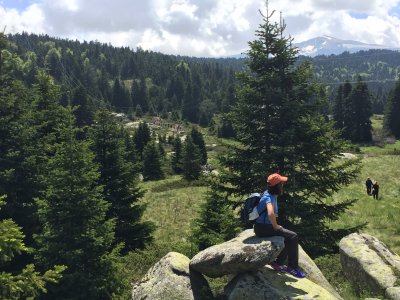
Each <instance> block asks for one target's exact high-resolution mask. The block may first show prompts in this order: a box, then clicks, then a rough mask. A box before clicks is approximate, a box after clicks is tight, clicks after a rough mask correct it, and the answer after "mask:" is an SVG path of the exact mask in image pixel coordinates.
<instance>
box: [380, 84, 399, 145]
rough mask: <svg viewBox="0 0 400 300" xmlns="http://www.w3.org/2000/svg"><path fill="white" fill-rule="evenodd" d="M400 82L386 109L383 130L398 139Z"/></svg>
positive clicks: (390, 96)
mask: <svg viewBox="0 0 400 300" xmlns="http://www.w3.org/2000/svg"><path fill="white" fill-rule="evenodd" d="M399 116H400V80H399V81H397V83H396V86H395V87H394V88H393V90H392V91H391V92H390V95H389V98H388V101H387V103H386V107H385V116H384V120H383V128H384V129H385V130H386V131H387V132H388V133H391V134H393V135H394V136H395V137H396V138H397V139H399V138H400V117H399Z"/></svg>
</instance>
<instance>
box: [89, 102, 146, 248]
mask: <svg viewBox="0 0 400 300" xmlns="http://www.w3.org/2000/svg"><path fill="white" fill-rule="evenodd" d="M95 121H96V123H95V124H96V125H95V126H94V127H93V128H92V130H91V135H90V136H91V138H92V140H93V144H92V149H93V151H94V153H95V155H96V159H95V160H96V162H97V163H98V164H99V166H100V180H99V183H100V184H101V185H102V186H104V197H105V200H106V201H107V202H108V203H110V204H111V206H110V209H109V212H108V214H107V216H108V218H114V219H115V221H116V226H115V242H116V244H118V243H122V242H123V243H124V248H123V252H124V253H125V252H127V251H129V250H134V249H138V248H143V247H144V246H145V244H147V243H149V242H150V241H151V239H152V237H151V232H152V225H151V224H150V223H145V222H142V220H141V217H142V215H143V212H144V209H145V207H144V206H143V205H140V204H139V203H138V202H139V199H140V198H141V197H142V196H143V192H142V191H141V190H140V189H139V188H138V187H137V183H136V182H137V173H135V172H134V170H135V168H134V165H133V163H131V162H129V160H128V153H127V150H126V147H125V141H124V136H123V135H122V134H121V129H120V128H119V126H118V125H117V123H116V122H115V121H114V120H113V119H112V116H111V115H110V113H109V112H108V111H107V110H101V111H98V112H97V114H96V118H95Z"/></svg>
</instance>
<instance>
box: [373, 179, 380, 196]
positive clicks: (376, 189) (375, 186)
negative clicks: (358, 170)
mask: <svg viewBox="0 0 400 300" xmlns="http://www.w3.org/2000/svg"><path fill="white" fill-rule="evenodd" d="M378 195H379V184H378V181H376V182H375V183H374V184H373V185H372V196H373V197H374V199H377V200H378Z"/></svg>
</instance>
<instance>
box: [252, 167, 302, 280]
mask: <svg viewBox="0 0 400 300" xmlns="http://www.w3.org/2000/svg"><path fill="white" fill-rule="evenodd" d="M287 180H288V178H287V177H285V176H281V175H279V174H278V173H274V174H271V175H269V176H268V178H267V190H266V191H265V192H264V194H263V195H262V197H261V200H260V202H259V203H258V206H257V209H258V212H259V214H260V215H259V217H258V218H257V220H256V223H255V224H254V233H255V234H256V236H258V237H270V236H282V237H284V238H285V247H284V249H283V250H282V252H281V253H280V254H279V256H278V258H277V259H276V261H274V262H273V263H271V266H272V268H273V269H274V270H275V271H280V272H288V273H290V274H292V275H293V276H296V277H298V278H304V277H305V274H304V273H302V272H301V271H300V270H299V245H298V237H297V233H295V232H293V231H290V230H288V229H285V228H283V227H282V226H281V225H278V223H277V220H276V218H277V216H278V202H277V200H278V196H279V195H283V183H284V182H286V181H287ZM286 258H287V259H288V266H285V265H284V262H285V260H286Z"/></svg>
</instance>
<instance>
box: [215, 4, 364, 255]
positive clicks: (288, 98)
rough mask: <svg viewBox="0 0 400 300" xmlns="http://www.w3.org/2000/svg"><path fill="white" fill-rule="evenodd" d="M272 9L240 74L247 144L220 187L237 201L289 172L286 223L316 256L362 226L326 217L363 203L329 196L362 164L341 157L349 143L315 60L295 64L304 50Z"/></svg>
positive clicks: (236, 152)
mask: <svg viewBox="0 0 400 300" xmlns="http://www.w3.org/2000/svg"><path fill="white" fill-rule="evenodd" d="M272 14H273V13H271V14H270V13H269V12H267V15H266V16H264V15H263V20H264V22H263V23H262V24H261V25H260V26H259V28H258V30H257V31H256V36H257V39H256V40H254V41H252V42H250V43H249V46H250V50H249V51H248V53H247V54H248V61H247V65H248V71H247V72H242V73H240V74H239V76H238V85H237V93H236V94H237V103H236V105H235V106H234V109H233V112H232V121H233V124H234V129H235V133H236V136H237V140H238V141H239V142H240V144H239V145H238V146H235V145H234V146H232V147H231V148H230V150H229V151H228V153H227V155H225V156H224V157H223V159H222V160H221V164H222V166H223V168H222V172H223V173H221V175H220V176H219V180H220V181H221V183H220V186H219V188H220V189H221V190H222V191H225V192H227V193H228V195H229V196H230V197H233V198H236V197H239V196H244V195H248V194H249V193H251V192H254V191H260V190H263V189H265V187H266V177H267V176H268V175H269V174H271V173H274V172H277V171H279V172H281V173H282V174H284V175H285V176H289V178H290V182H289V183H288V184H287V186H286V193H285V195H283V196H282V197H280V199H279V222H280V224H282V225H283V226H284V227H286V228H288V229H293V230H294V231H296V232H297V233H298V234H299V236H300V240H301V242H302V245H303V246H304V248H305V249H306V250H307V251H308V252H309V253H310V254H317V253H323V252H324V251H328V252H329V251H333V249H337V244H336V242H337V241H338V239H339V238H341V237H342V236H343V235H345V234H348V233H349V232H352V231H353V230H354V228H341V229H331V228H330V227H329V226H328V224H327V222H326V221H327V220H336V219H337V218H338V217H339V215H340V214H341V213H343V212H344V211H345V210H346V208H348V207H349V206H350V205H351V204H352V203H354V201H355V200H350V199H347V200H344V201H342V202H340V203H332V202H331V201H326V199H328V198H329V197H331V196H332V194H333V193H334V192H336V191H338V190H339V189H340V188H341V186H342V185H346V184H349V183H350V181H351V180H352V179H353V178H354V177H355V176H356V175H357V172H358V161H356V160H353V161H340V160H337V157H338V155H339V154H340V152H342V151H343V149H344V145H345V144H344V142H343V141H342V140H340V138H339V136H338V132H336V131H335V130H334V129H333V128H332V124H331V123H329V122H326V120H325V118H324V117H323V116H321V115H320V113H319V111H320V106H321V105H320V104H321V101H320V100H319V99H318V97H316V95H317V92H318V91H319V89H318V86H316V85H314V84H312V83H310V82H309V81H310V78H311V76H312V72H311V69H310V66H309V64H307V63H303V64H299V65H295V62H296V55H297V49H296V48H295V47H294V46H293V45H292V39H291V38H290V37H289V38H286V37H284V35H283V31H284V29H285V24H284V22H281V23H279V24H278V23H276V22H272V21H271V17H272ZM232 201H234V199H232ZM238 204H239V203H238Z"/></svg>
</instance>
